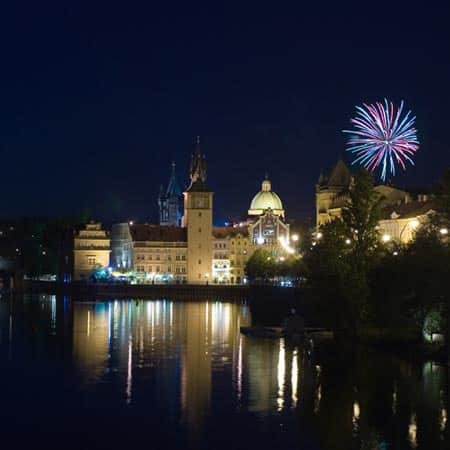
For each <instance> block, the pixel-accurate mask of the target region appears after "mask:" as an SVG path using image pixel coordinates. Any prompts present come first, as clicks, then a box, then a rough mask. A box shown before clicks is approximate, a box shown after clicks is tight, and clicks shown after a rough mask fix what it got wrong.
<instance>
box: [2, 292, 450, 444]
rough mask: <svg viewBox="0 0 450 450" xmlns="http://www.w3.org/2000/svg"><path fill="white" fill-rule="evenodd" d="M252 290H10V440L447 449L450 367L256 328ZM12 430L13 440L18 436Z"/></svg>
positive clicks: (5, 340)
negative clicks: (308, 344)
mask: <svg viewBox="0 0 450 450" xmlns="http://www.w3.org/2000/svg"><path fill="white" fill-rule="evenodd" d="M251 322H252V315H251V310H250V308H249V307H248V306H246V305H245V304H241V303H232V302H230V303H227V302H214V301H211V302H175V301H170V300H158V301H147V300H138V301H136V300H111V301H105V302H95V303H94V302H79V301H76V300H74V299H69V298H65V297H58V298H57V297H55V296H48V295H47V296H45V295H41V296H24V297H16V298H14V299H11V298H9V297H3V298H1V299H0V364H1V366H0V381H1V384H0V389H1V392H2V395H1V408H0V411H1V413H0V430H1V435H0V436H1V442H2V443H3V444H4V448H31V449H35V448H46V449H50V448H58V449H61V448H64V449H67V448H70V449H71V448H74V449H79V450H82V449H100V448H101V449H103V448H105V449H125V448H126V449H128V448H130V449H132V448H149V449H157V448H164V449H169V450H170V449H183V448H186V449H199V450H200V449H214V450H220V449H227V450H234V449H250V448H252V449H253V448H254V449H257V450H265V449H271V450H273V449H284V450H287V449H289V450H290V449H324V450H328V449H339V450H348V449H433V450H439V449H444V448H445V449H447V448H449V437H448V434H449V431H448V428H449V424H448V408H449V401H448V395H449V391H448V369H447V368H446V367H443V366H439V365H437V364H435V363H433V362H432V361H427V362H425V363H420V364H419V363H414V362H412V361H410V360H409V358H408V357H406V356H401V355H399V356H393V355H392V354H389V353H386V352H380V351H375V350H371V349H367V348H356V349H341V348H336V346H335V345H333V344H329V345H327V346H325V347H323V348H318V349H317V350H316V351H314V352H312V353H311V354H308V353H307V352H306V351H304V350H303V349H302V348H301V347H300V348H299V347H295V346H291V345H289V344H288V343H286V342H284V340H283V339H256V338H247V337H245V336H243V335H241V334H240V333H239V327H240V326H246V325H250V324H251ZM6 444H8V445H6Z"/></svg>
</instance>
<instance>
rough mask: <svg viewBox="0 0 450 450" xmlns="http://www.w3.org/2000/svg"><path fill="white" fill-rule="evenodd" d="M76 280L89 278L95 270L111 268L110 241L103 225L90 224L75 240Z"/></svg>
mask: <svg viewBox="0 0 450 450" xmlns="http://www.w3.org/2000/svg"><path fill="white" fill-rule="evenodd" d="M73 247H74V248H73V253H74V279H75V280H79V279H81V278H88V277H89V276H90V275H91V273H92V271H93V269H95V268H99V267H108V266H109V256H110V252H111V248H110V239H109V236H108V235H107V233H106V231H105V230H103V229H102V224H101V223H94V222H91V223H88V224H86V226H85V228H84V229H82V230H80V231H79V232H78V234H77V235H76V236H75V238H74V246H73Z"/></svg>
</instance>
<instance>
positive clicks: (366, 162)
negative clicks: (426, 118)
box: [343, 99, 419, 181]
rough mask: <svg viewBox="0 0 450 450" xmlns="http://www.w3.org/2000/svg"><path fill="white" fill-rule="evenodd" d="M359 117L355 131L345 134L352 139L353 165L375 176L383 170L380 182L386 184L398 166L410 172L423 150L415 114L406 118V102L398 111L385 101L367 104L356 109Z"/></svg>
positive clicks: (349, 142) (349, 150)
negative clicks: (418, 136)
mask: <svg viewBox="0 0 450 450" xmlns="http://www.w3.org/2000/svg"><path fill="white" fill-rule="evenodd" d="M356 110H357V114H356V117H355V118H353V119H351V123H353V125H354V126H355V129H354V130H343V132H344V133H348V134H349V135H350V137H349V139H348V142H347V145H348V148H347V151H348V152H351V153H353V154H354V155H355V159H354V160H353V162H352V164H357V163H359V164H361V165H362V166H364V167H365V168H366V169H367V170H370V171H371V172H374V171H375V169H377V168H381V175H380V178H381V179H382V180H383V181H384V180H385V179H386V173H387V172H388V171H389V172H390V174H391V175H392V176H394V175H395V167H396V164H399V165H400V166H401V167H402V168H403V170H406V163H407V162H410V163H411V164H412V165H414V161H413V160H412V157H413V156H414V154H415V153H416V152H417V150H418V149H419V141H418V140H417V130H416V129H415V128H414V120H415V119H416V118H415V117H410V115H411V111H408V112H407V113H406V114H405V115H403V116H402V112H403V100H402V102H401V103H400V107H399V108H398V109H395V107H394V104H393V103H392V102H388V101H387V100H386V99H384V105H383V104H382V103H381V102H377V103H375V104H374V105H368V104H366V103H364V105H363V107H361V106H357V107H356Z"/></svg>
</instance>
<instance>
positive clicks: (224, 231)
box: [213, 227, 248, 239]
mask: <svg viewBox="0 0 450 450" xmlns="http://www.w3.org/2000/svg"><path fill="white" fill-rule="evenodd" d="M238 234H241V235H242V236H245V237H247V236H248V227H213V237H215V238H217V239H225V238H226V237H234V236H237V235H238Z"/></svg>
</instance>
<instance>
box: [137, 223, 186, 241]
mask: <svg viewBox="0 0 450 450" xmlns="http://www.w3.org/2000/svg"><path fill="white" fill-rule="evenodd" d="M130 232H131V238H132V240H133V241H154V242H187V230H186V228H181V227H173V226H163V225H147V224H136V225H130Z"/></svg>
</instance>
